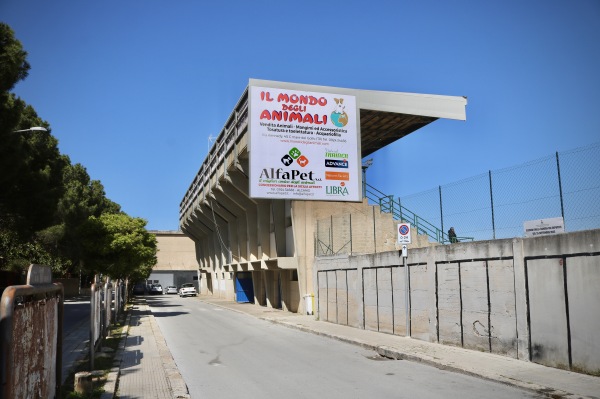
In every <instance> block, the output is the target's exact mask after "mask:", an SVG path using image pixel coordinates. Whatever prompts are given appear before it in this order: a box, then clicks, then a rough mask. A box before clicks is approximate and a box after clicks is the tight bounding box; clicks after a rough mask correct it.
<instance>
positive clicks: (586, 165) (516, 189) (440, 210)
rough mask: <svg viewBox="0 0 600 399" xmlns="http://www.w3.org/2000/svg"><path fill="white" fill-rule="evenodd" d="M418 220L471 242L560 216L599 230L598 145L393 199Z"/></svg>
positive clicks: (573, 225) (516, 233)
mask: <svg viewBox="0 0 600 399" xmlns="http://www.w3.org/2000/svg"><path fill="white" fill-rule="evenodd" d="M398 202H399V203H400V204H401V205H402V206H403V207H406V208H407V209H410V210H411V211H412V212H414V213H415V214H417V215H419V217H421V218H423V219H425V220H427V221H429V222H430V223H432V224H434V225H436V226H440V229H441V230H442V231H447V230H448V229H449V228H450V227H451V226H453V227H454V228H455V230H456V231H457V234H458V235H459V236H463V237H473V238H474V239H475V240H487V239H494V238H510V237H521V236H523V235H524V230H523V222H524V221H528V220H537V219H547V218H552V217H561V216H562V217H563V219H564V223H565V231H578V230H588V229H594V228H599V227H600V143H595V144H592V145H589V146H587V147H582V148H576V149H574V150H571V151H566V152H562V153H560V154H559V153H558V152H557V153H555V154H553V155H549V156H547V157H544V158H541V159H537V160H534V161H530V162H527V163H525V164H521V165H517V166H513V167H509V168H505V169H500V170H497V171H489V172H488V173H484V174H481V175H477V176H473V177H471V178H468V179H464V180H461V181H458V182H456V183H451V184H447V185H444V186H438V187H437V188H434V189H431V190H427V191H424V192H421V193H417V194H413V195H407V196H404V197H401V198H398Z"/></svg>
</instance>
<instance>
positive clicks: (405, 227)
mask: <svg viewBox="0 0 600 399" xmlns="http://www.w3.org/2000/svg"><path fill="white" fill-rule="evenodd" d="M410 243H411V240H410V223H399V224H398V244H410Z"/></svg>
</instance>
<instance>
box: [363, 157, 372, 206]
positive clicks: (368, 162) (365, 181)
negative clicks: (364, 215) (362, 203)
mask: <svg viewBox="0 0 600 399" xmlns="http://www.w3.org/2000/svg"><path fill="white" fill-rule="evenodd" d="M371 165H373V158H370V159H367V160H366V161H365V162H363V163H362V181H363V198H365V197H366V196H367V169H369V166H371Z"/></svg>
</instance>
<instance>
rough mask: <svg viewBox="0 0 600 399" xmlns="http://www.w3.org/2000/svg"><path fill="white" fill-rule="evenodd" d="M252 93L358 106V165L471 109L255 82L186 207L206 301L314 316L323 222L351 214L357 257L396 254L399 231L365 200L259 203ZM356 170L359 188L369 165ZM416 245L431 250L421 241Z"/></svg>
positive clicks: (454, 100) (184, 218)
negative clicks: (328, 98)
mask: <svg viewBox="0 0 600 399" xmlns="http://www.w3.org/2000/svg"><path fill="white" fill-rule="evenodd" d="M253 87H267V88H274V89H281V90H289V91H297V92H302V93H306V92H308V93H331V94H332V95H338V96H339V95H346V96H351V97H352V99H353V100H354V99H355V102H356V109H355V113H356V125H357V129H356V132H357V136H358V138H357V141H358V159H359V160H360V159H362V158H363V157H366V156H368V155H369V154H371V153H373V152H375V151H377V150H378V149H380V148H382V147H384V146H386V145H387V144H389V143H392V142H394V141H396V140H398V139H400V138H402V137H404V136H406V135H408V134H410V133H413V132H415V131H416V130H418V129H420V128H421V127H423V126H426V125H427V124H429V123H431V122H433V121H435V120H437V119H439V118H446V119H454V120H466V111H465V108H466V104H467V100H466V98H464V97H453V96H439V95H425V94H412V93H398V92H383V91H370V90H355V89H347V88H338V87H324V86H314V85H303V84H293V83H283V82H273V81H262V80H254V79H251V80H250V83H249V86H248V88H247V89H246V90H245V91H244V93H243V94H242V96H241V98H240V100H239V101H238V103H237V105H236V106H235V108H234V109H233V111H232V112H231V115H230V117H229V118H228V119H227V122H226V123H225V126H224V127H223V129H222V131H221V132H220V134H219V135H218V137H217V139H216V141H215V143H214V145H213V146H212V148H211V150H210V151H209V154H208V155H207V157H206V159H205V160H204V162H203V163H202V165H201V167H200V169H199V171H198V173H197V175H196V177H195V178H194V180H193V182H192V183H191V185H190V187H189V189H188V191H187V192H186V194H185V196H184V198H183V200H182V201H181V204H180V228H181V230H182V231H183V232H184V233H185V234H186V235H187V236H189V237H190V238H191V239H192V240H193V241H194V243H195V247H196V257H197V260H198V263H199V270H200V273H201V277H200V292H201V294H209V295H215V296H218V297H222V298H227V299H231V300H237V301H239V302H253V303H255V304H256V305H260V306H268V307H273V308H279V309H284V310H287V311H291V312H302V313H308V314H312V312H313V310H314V307H315V303H314V301H313V298H314V294H315V292H316V279H315V277H316V271H315V270H314V263H315V262H314V261H315V254H316V243H315V242H316V236H317V232H318V229H319V220H322V219H324V218H330V217H332V216H335V215H351V216H352V218H351V219H350V220H351V223H350V226H348V229H349V231H350V232H352V234H353V236H354V239H353V241H352V243H351V245H350V246H348V247H347V248H345V249H344V251H345V252H346V253H354V254H361V253H373V252H383V251H389V250H394V249H396V237H397V233H396V223H397V222H395V221H393V220H392V218H391V216H390V215H389V214H381V213H380V212H379V211H378V209H377V207H373V206H371V205H369V204H368V203H367V201H366V200H363V201H362V202H359V201H355V202H343V201H339V200H338V201H322V200H302V199H288V198H256V197H254V196H252V195H251V191H252V186H251V185H250V180H249V176H250V175H251V174H252V170H251V156H252V154H251V151H250V147H251V146H250V140H251V136H252V134H251V133H252V132H251V121H250V119H251V117H250V115H251V110H250V108H251V98H250V97H251V94H252V91H251V89H252V88H253ZM336 102H337V99H336ZM353 111H354V110H353ZM317 118H318V115H317ZM254 140H257V139H256V138H254ZM254 145H257V141H255V142H254ZM265 145H268V143H265ZM255 148H256V147H255ZM353 167H354V168H355V169H354V170H355V171H358V173H357V174H356V175H355V176H356V178H357V179H360V163H358V165H354V166H353ZM350 180H352V179H350ZM359 185H360V180H359ZM342 186H343V184H342ZM337 238H338V237H332V239H337ZM411 245H412V246H413V247H418V246H426V245H429V242H428V240H427V238H418V239H417V238H415V239H413V244H411Z"/></svg>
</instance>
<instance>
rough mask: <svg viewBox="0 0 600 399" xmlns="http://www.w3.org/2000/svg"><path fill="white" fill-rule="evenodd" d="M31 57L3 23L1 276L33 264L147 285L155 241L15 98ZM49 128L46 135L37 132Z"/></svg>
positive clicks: (0, 75) (0, 64)
mask: <svg viewBox="0 0 600 399" xmlns="http://www.w3.org/2000/svg"><path fill="white" fill-rule="evenodd" d="M29 69H30V65H29V63H28V62H27V52H26V51H24V50H23V48H22V45H21V43H20V42H19V41H18V40H17V39H16V38H15V36H14V32H13V31H12V29H11V28H10V27H9V26H8V25H6V24H4V23H0V269H10V270H13V271H19V270H20V269H23V268H25V267H27V266H28V265H29V264H31V263H40V264H47V265H50V266H52V268H53V270H54V272H55V273H58V274H62V275H65V274H69V273H70V272H71V273H74V272H78V271H79V270H80V269H81V268H82V265H83V266H84V267H85V269H86V271H88V272H89V273H92V274H94V273H104V274H107V275H109V276H111V277H114V278H124V277H127V276H135V277H136V278H145V277H147V275H149V274H150V271H151V268H152V266H153V265H154V264H155V261H156V238H155V237H154V236H153V235H150V234H149V233H148V232H147V231H146V230H145V225H146V222H145V221H144V220H143V219H137V218H131V217H129V216H127V215H125V214H124V213H122V212H121V209H120V206H119V205H118V204H117V203H115V202H113V201H111V200H110V199H108V198H107V197H106V194H105V192H104V187H103V186H102V184H101V183H100V181H98V180H92V179H91V178H90V176H89V175H88V173H87V170H86V169H85V167H84V166H83V165H81V164H75V165H72V164H71V161H70V159H69V157H68V156H66V155H63V154H61V153H60V151H59V150H58V140H57V139H56V138H55V137H54V136H53V135H52V132H51V129H50V124H49V123H48V122H46V121H44V120H42V119H41V118H40V117H39V116H38V115H37V113H36V111H35V110H34V109H33V107H31V106H30V105H28V104H26V103H25V101H23V100H22V99H20V98H19V97H17V96H16V95H15V94H14V93H11V92H10V90H12V89H13V88H14V87H15V85H16V84H17V83H18V82H19V81H20V80H23V79H25V78H26V77H27V75H28V73H29ZM38 126H39V127H43V128H45V129H46V131H40V130H34V131H32V130H30V128H31V127H38Z"/></svg>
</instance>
